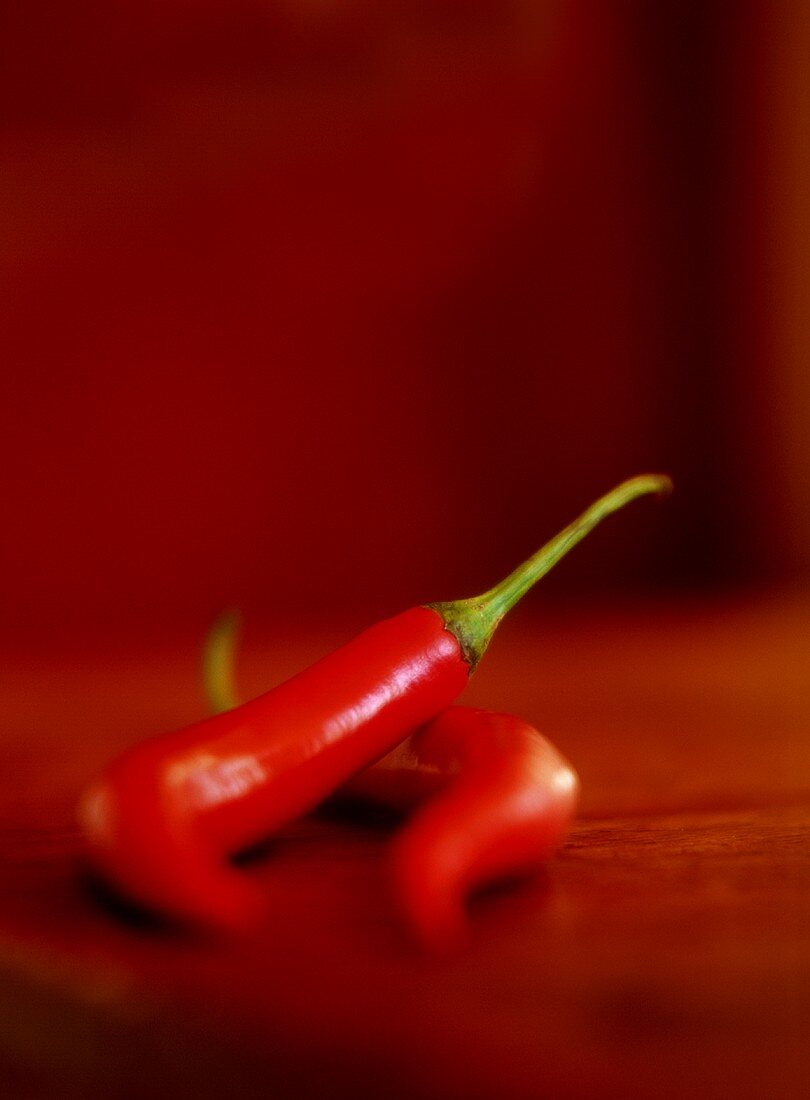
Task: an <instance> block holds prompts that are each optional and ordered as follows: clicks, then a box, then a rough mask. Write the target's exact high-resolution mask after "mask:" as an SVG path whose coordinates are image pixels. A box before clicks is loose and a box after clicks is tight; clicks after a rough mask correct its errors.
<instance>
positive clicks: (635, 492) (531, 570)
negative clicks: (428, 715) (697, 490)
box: [427, 474, 672, 671]
mask: <svg viewBox="0 0 810 1100" xmlns="http://www.w3.org/2000/svg"><path fill="white" fill-rule="evenodd" d="M670 492H672V481H671V480H670V478H668V477H667V476H666V474H639V475H638V477H631V478H630V479H629V481H623V482H622V483H621V485H617V486H616V488H615V489H611V490H610V492H609V493H606V494H605V495H604V496H603V497H600V498H599V500H597V501H594V503H593V504H592V505H591V506H590V508H587V509H586V510H585V511H584V512H583V513H582V515H581V516H579V517H578V518H577V519H575V520H574V522H573V523H569V525H568V526H567V527H566V528H565V529H564V530H562V531H560V533H559V534H558V535H555V536H554V538H553V539H551V540H550V541H549V542H547V543H546V544H545V546H541V547H540V549H539V550H538V551H537V553H536V554H533V555H532V556H531V557H530V558H528V559H527V560H526V561H524V562H523V564H522V565H519V566H518V567H517V569H515V570H514V572H512V573H510V574H509V576H508V577H505V578H504V579H503V580H502V581H501V582H500V583H499V584H496V585H495V587H494V588H490V589H488V590H487V591H486V592H484V593H482V594H481V595H480V596H473V597H471V598H470V599H467V600H454V601H451V602H449V603H431V604H428V605H427V606H428V607H431V608H432V609H433V610H434V611H438V613H439V614H440V615H441V617H442V618H443V619H444V622H445V626H446V627H447V629H448V630H450V631H451V632H452V633H453V634H455V636H456V637H457V638H458V641H459V644H460V646H461V650H462V652H463V654H464V657H465V659H466V660H467V661H468V663H469V665H470V670H471V671H472V670H473V669H474V668H475V666H476V665H477V664H478V662H479V661H480V660H481V657H482V656H483V654H484V651H485V650H486V648H487V646H488V645H489V643H490V640H491V638H492V635H493V634H494V633H495V629H496V627H497V626H498V623H499V622H500V621H501V619H502V618H503V617H504V615H505V614H506V613H507V611H510V610H511V609H512V608H513V607H514V606H515V604H516V603H517V602H518V600H520V599H521V598H522V597H523V596H525V594H526V593H527V592H528V591H529V589H530V588H531V587H532V586H533V585H534V584H536V583H537V581H539V580H540V578H541V577H544V576H545V575H546V573H548V571H549V570H550V569H552V568H553V567H554V566H555V565H556V564H557V562H558V561H559V560H560V558H563V557H565V555H566V554H567V553H568V551H569V550H571V549H572V548H573V547H574V546H576V544H577V543H578V542H579V541H580V540H581V539H584V538H585V536H586V535H587V534H588V533H589V532H590V531H592V530H593V529H594V527H596V525H597V524H598V523H601V522H602V520H603V519H604V518H605V517H606V516H609V515H611V513H612V512H617V511H618V510H619V509H620V508H623V507H624V506H625V504H629V503H630V501H631V500H635V499H636V498H637V497H642V496H647V495H648V494H649V493H656V494H658V495H662V494H664V493H670Z"/></svg>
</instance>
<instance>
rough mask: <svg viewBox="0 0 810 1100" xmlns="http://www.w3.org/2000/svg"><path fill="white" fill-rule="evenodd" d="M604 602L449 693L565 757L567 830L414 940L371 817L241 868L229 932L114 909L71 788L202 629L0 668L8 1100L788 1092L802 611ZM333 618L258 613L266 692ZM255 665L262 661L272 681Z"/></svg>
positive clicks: (809, 947)
mask: <svg viewBox="0 0 810 1100" xmlns="http://www.w3.org/2000/svg"><path fill="white" fill-rule="evenodd" d="M809 610H810V609H808V607H807V605H806V604H804V605H802V604H797V603H795V602H790V601H771V602H769V603H764V602H761V601H760V602H757V603H744V602H738V603H734V604H731V603H726V604H714V605H697V604H696V605H692V606H689V607H683V606H682V607H679V608H674V607H667V606H660V607H656V608H655V609H654V611H646V612H644V613H641V612H638V613H631V612H627V611H623V612H617V611H616V610H615V609H614V610H611V609H608V608H605V609H603V610H602V612H600V613H599V614H598V615H597V614H593V613H591V614H589V615H588V616H587V617H584V616H583V615H581V614H574V613H570V612H569V614H567V615H565V616H563V615H560V614H554V615H551V614H549V615H547V616H546V617H545V618H543V619H540V618H538V619H536V620H532V619H530V618H529V619H527V618H526V617H525V616H524V617H523V620H522V625H515V626H510V627H509V628H508V629H505V630H504V632H503V636H502V637H501V638H500V639H498V641H496V643H495V644H494V645H493V647H492V650H491V652H490V653H489V654H488V655H487V659H486V662H485V663H484V664H482V667H481V670H480V672H479V673H478V674H477V677H476V680H475V681H474V683H473V684H472V685H471V688H470V691H469V696H470V700H471V701H474V702H477V703H479V704H482V705H490V706H493V707H497V708H499V709H510V710H514V711H516V712H518V713H521V714H524V715H525V716H526V717H527V718H529V719H531V720H532V721H533V722H535V723H536V724H537V725H538V726H539V727H540V728H541V729H543V730H544V732H546V733H547V734H548V735H549V736H550V737H552V739H553V740H555V741H556V742H557V743H558V744H559V745H560V747H561V748H562V749H563V751H564V752H565V753H566V754H567V755H568V756H569V757H570V758H571V759H572V761H574V763H575V764H576V766H577V768H578V770H579V771H580V774H581V776H582V780H583V792H584V793H583V806H582V814H581V817H580V819H579V822H578V824H577V825H576V827H575V828H574V830H573V832H572V834H571V837H570V839H569V842H568V844H567V845H566V847H565V849H564V850H563V851H562V852H561V853H560V855H559V856H558V857H557V858H556V859H555V860H553V861H551V862H550V863H549V865H548V867H547V870H546V872H545V873H544V874H543V875H542V876H539V877H538V878H536V879H534V880H532V881H530V882H524V883H520V884H505V885H504V886H503V887H499V888H497V889H493V890H490V891H488V892H487V893H486V894H485V895H483V896H481V897H478V898H476V899H475V900H474V902H473V904H472V906H471V917H472V921H473V928H474V936H473V943H472V945H471V947H470V949H469V950H468V951H467V952H466V953H465V954H464V955H463V956H460V957H457V958H453V959H449V960H442V961H436V960H431V959H427V958H424V957H422V956H421V955H420V954H419V952H418V951H417V950H416V949H415V948H414V947H413V946H412V945H411V944H410V943H409V941H408V939H407V936H406V935H405V933H404V931H403V929H402V928H400V926H399V924H398V922H397V918H396V913H395V911H394V907H393V905H392V902H391V899H390V897H389V894H388V890H387V879H386V853H387V848H388V842H389V839H390V835H391V831H392V828H394V827H395V826H394V825H393V824H392V823H391V822H390V821H387V820H383V819H381V818H376V817H374V816H372V815H368V816H363V817H357V816H355V817H347V816H345V815H344V816H338V815H336V814H321V815H317V816H314V817H312V818H308V819H306V820H304V821H301V822H297V823H295V824H294V825H291V826H290V827H289V828H288V829H286V830H285V831H284V833H283V835H281V836H279V837H277V838H276V839H275V840H274V841H273V842H272V843H271V844H270V845H269V846H268V848H267V851H266V852H264V853H262V855H261V856H260V857H259V858H256V859H254V860H252V861H250V862H249V863H247V864H246V865H245V868H244V871H245V874H250V875H253V876H255V877H256V878H258V879H260V880H261V881H262V883H263V886H264V888H265V889H266V890H267V892H268V893H269V894H270V895H271V897H272V898H273V902H274V904H273V911H272V916H271V918H270V919H269V921H268V925H267V927H266V928H264V929H263V930H262V932H261V933H260V934H257V935H255V936H253V937H251V938H250V939H246V940H242V941H239V942H232V943H220V942H207V941H204V940H202V939H199V938H195V937H192V936H189V935H181V934H180V933H178V932H176V931H171V930H168V929H165V928H162V927H160V926H159V925H158V924H156V923H149V922H146V921H143V920H136V919H134V918H133V917H132V916H131V915H127V914H123V913H121V912H116V911H113V910H111V909H110V908H109V907H108V906H106V905H105V904H103V903H102V901H101V900H99V898H98V897H96V896H95V895H94V894H93V893H92V892H91V891H90V890H89V889H88V888H87V886H86V884H85V883H84V882H83V880H82V877H81V874H80V871H79V851H80V849H79V843H78V837H77V834H76V831H75V828H74V826H73V824H72V805H73V802H74V800H75V796H76V793H77V791H78V790H79V789H80V787H81V785H82V783H83V782H84V781H85V780H86V778H87V777H88V776H90V775H91V774H92V773H93V772H94V771H95V769H96V768H97V767H98V766H99V765H100V764H101V763H102V762H103V761H104V760H105V759H106V758H107V757H109V756H110V755H111V754H112V753H114V752H116V751H118V749H119V748H121V747H123V745H125V744H127V743H130V742H132V741H134V740H137V739H138V738H140V737H142V736H144V735H146V734H147V733H151V732H154V731H156V730H160V729H164V728H171V727H173V726H176V725H179V724H181V723H183V722H186V721H190V720H193V719H194V718H196V717H198V716H199V715H200V714H201V713H202V710H203V707H202V701H201V699H200V696H199V691H198V687H197V684H196V662H195V656H196V655H195V645H196V641H195V639H194V638H192V637H189V636H180V635H178V636H177V637H176V638H172V639H161V640H159V641H156V640H154V639H153V640H151V641H149V643H148V644H146V643H145V642H143V641H142V642H139V643H135V642H132V643H131V644H130V645H127V644H125V643H122V642H121V641H120V640H119V642H118V643H117V644H116V645H110V644H107V643H105V644H102V643H101V641H100V640H98V639H97V640H95V641H94V640H92V639H91V640H89V641H87V642H85V643H84V646H83V648H82V647H79V646H78V645H77V647H76V650H74V652H73V653H72V655H71V656H70V657H69V658H67V657H65V656H64V655H57V654H53V653H48V652H47V651H45V650H43V651H41V652H39V653H29V654H28V655H27V656H26V657H21V656H19V655H18V656H17V657H16V659H15V658H13V657H12V655H11V652H10V650H9V651H8V652H7V655H6V658H5V660H4V674H3V678H2V714H3V716H4V726H3V735H2V741H0V750H1V751H2V761H1V763H2V771H1V772H0V789H1V790H2V821H1V822H0V826H1V828H0V850H2V855H3V861H2V868H0V1067H2V1070H1V1072H2V1076H3V1082H4V1084H5V1089H4V1093H3V1094H4V1095H7V1096H12V1097H15V1096H20V1097H37V1098H38V1097H44V1096H51V1095H56V1094H58V1095H77V1096H83V1095H91V1094H93V1093H95V1094H101V1095H104V1096H133V1097H134V1096H151V1095H155V1096H158V1095H166V1094H167V1092H170V1091H173V1092H175V1093H178V1094H179V1095H192V1094H195V1095H204V1096H219V1095H224V1094H226V1093H233V1094H235V1095H240V1096H274V1097H290V1098H298V1097H309V1096H313V1097H319V1096H326V1095H328V1096H335V1097H344V1096H345V1097H349V1096H370V1097H375V1096H383V1095H384V1096H387V1097H388V1096H390V1097H394V1098H397V1097H403V1098H404V1097H414V1096H417V1097H440V1096H441V1097H458V1098H460V1100H461V1098H465V1100H466V1098H471V1100H476V1098H481V1100H486V1098H490V1097H505V1098H506V1100H510V1098H512V1100H522V1098H529V1097H539V1096H548V1097H563V1098H568V1097H571V1098H578V1097H583V1098H584V1097H593V1096H595V1095H596V1096H602V1097H605V1096H608V1097H611V1096H616V1097H628V1098H635V1097H638V1098H639V1100H640V1098H646V1097H651V1096H656V1097H664V1098H666V1097H673V1098H674V1097H682V1096H686V1095H688V1096H693V1097H700V1098H704V1097H706V1098H708V1097H718V1098H720V1097H728V1096H736V1097H742V1098H746V1097H750V1098H752V1100H753V1098H759V1097H768V1098H782V1100H787V1098H792V1097H799V1096H803V1095H805V1094H806V1091H807V1085H808V1082H810V1076H809V1075H810V1059H808V1053H807V1045H808V1044H807V1038H806V1037H807V1034H808V1033H809V1032H810V1027H809V1025H810V937H809V936H808V929H810V845H809V844H808V839H809V838H810V738H808V730H809V729H810V629H808V627H810V613H808V611H809ZM353 626H354V624H335V623H331V624H315V625H312V626H311V627H304V626H301V625H300V624H299V625H298V626H295V627H293V626H289V627H287V628H285V629H281V628H279V627H278V626H276V628H275V629H274V631H273V632H272V633H271V632H270V630H269V629H268V630H267V631H266V632H264V633H263V632H262V630H261V629H258V628H254V629H253V630H252V632H249V635H248V638H247V639H246V643H245V644H246V650H245V657H244V661H243V668H242V679H243V681H244V686H245V690H246V691H248V692H249V691H254V690H260V689H261V687H263V686H267V685H268V684H269V683H270V682H272V681H274V680H275V679H278V678H282V677H283V676H285V675H287V674H289V673H290V672H292V671H294V670H295V669H296V667H300V666H301V665H302V664H303V663H305V662H306V661H309V660H312V659H313V658H315V657H316V656H318V655H319V654H320V653H321V652H323V651H324V650H326V649H328V648H329V646H330V645H333V644H335V643H337V642H339V641H340V640H341V639H342V638H343V637H346V636H347V635H348V634H350V633H351V632H352V629H353ZM267 670H272V674H268V671H267Z"/></svg>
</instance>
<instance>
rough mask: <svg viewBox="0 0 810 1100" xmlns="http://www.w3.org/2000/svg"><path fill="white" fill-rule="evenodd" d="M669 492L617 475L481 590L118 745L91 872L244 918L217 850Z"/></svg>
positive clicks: (96, 796)
mask: <svg viewBox="0 0 810 1100" xmlns="http://www.w3.org/2000/svg"><path fill="white" fill-rule="evenodd" d="M670 488H671V483H670V482H669V479H668V478H666V477H662V476H658V475H643V476H640V477H637V478H633V479H631V480H630V481H627V482H624V483H623V484H622V485H619V486H618V487H617V488H616V489H614V490H613V491H612V492H610V493H608V494H607V495H606V496H604V497H602V498H601V499H600V500H598V501H597V502H596V503H595V504H593V505H592V506H591V507H590V508H589V509H588V510H587V511H586V512H584V513H583V515H582V516H580V517H579V519H577V520H575V521H574V523H572V524H571V525H570V526H569V527H567V528H565V530H564V531H562V532H561V533H560V534H559V535H557V536H556V537H555V538H554V539H552V540H551V541H550V542H549V543H547V544H546V545H545V546H544V547H542V548H541V549H540V550H539V551H538V552H537V553H536V554H535V555H533V556H532V557H531V558H530V559H529V560H528V561H527V562H525V563H524V564H523V565H521V566H520V567H519V568H518V569H516V570H515V571H514V572H513V573H511V574H510V575H509V576H508V577H507V578H506V579H505V580H504V581H502V582H501V583H500V584H498V585H496V586H495V587H494V588H492V589H489V590H488V591H487V592H485V593H483V594H482V595H481V596H478V597H474V598H472V599H468V600H460V601H455V602H451V603H440V604H431V605H429V606H427V607H419V608H414V609H412V610H410V611H406V612H404V613H403V614H401V615H398V616H396V617H395V618H393V619H388V620H386V621H384V622H381V623H379V624H377V625H376V626H373V627H371V629H370V630H367V631H365V632H364V633H363V634H361V635H360V636H359V637H357V638H355V639H354V640H353V641H351V642H349V643H348V644H347V645H344V646H343V647H341V648H340V649H338V650H336V651H335V652H334V653H332V654H330V655H329V656H328V657H325V658H324V659H323V660H321V661H319V662H318V663H317V664H315V665H313V666H312V667H311V668H308V669H306V670H305V671H304V672H301V673H299V674H298V675H297V676H295V677H293V678H292V679H291V680H288V681H287V682H286V683H284V684H282V685H281V686H280V687H277V688H275V689H274V690H273V691H270V692H267V693H266V694H265V695H262V696H260V697H259V698H258V699H255V700H253V701H252V702H249V703H246V704H244V705H243V706H240V707H237V708H236V709H235V710H232V711H229V712H228V713H225V714H220V715H217V716H215V717H213V718H209V719H206V720H205V721H203V722H200V723H197V724H196V725H193V726H190V727H188V728H187V729H184V730H181V731H179V732H176V733H173V734H168V735H164V736H161V737H157V738H154V739H152V740H150V741H147V742H144V743H143V744H141V745H138V746H136V747H135V748H133V749H130V750H129V751H128V752H126V753H124V754H123V755H122V756H121V757H120V758H119V759H117V760H116V761H114V762H113V763H112V764H111V765H110V766H109V768H108V769H107V771H106V772H105V773H104V775H103V776H102V777H101V778H100V780H99V781H98V782H96V783H95V784H94V785H93V786H91V787H90V788H89V790H88V791H87V792H86V793H85V795H84V796H83V798H82V800H81V802H80V806H79V820H80V824H81V826H82V829H83V831H84V834H85V837H86V839H87V843H88V852H89V855H90V858H91V860H92V862H93V863H94V865H95V867H96V868H97V869H98V870H99V871H100V872H101V873H102V875H103V876H104V877H105V878H106V879H107V880H108V881H109V882H111V883H112V884H113V885H114V886H115V887H117V888H118V889H119V890H120V891H121V892H122V893H124V894H125V895H126V896H128V897H130V898H131V899H132V900H134V901H136V902H139V903H141V904H142V905H145V906H146V907H148V908H152V909H156V910H158V911H159V912H163V913H166V914H167V915H169V916H173V917H178V918H180V919H183V920H188V921H192V922H195V923H200V924H204V925H209V926H213V927H236V928H241V927H245V926H248V925H250V924H252V923H254V922H255V921H256V920H257V919H259V917H260V915H261V912H262V911H263V909H264V901H263V897H262V895H261V893H260V892H259V891H258V890H257V889H256V888H255V887H254V886H253V885H252V884H251V883H250V882H249V881H248V880H247V879H246V878H245V877H244V876H243V875H241V874H240V873H239V872H238V871H237V870H236V869H235V868H233V867H231V866H230V865H229V863H228V856H230V855H231V854H233V853H236V852H238V851H240V850H242V849H244V848H247V847H249V846H250V845H252V844H255V843H256V842H258V841H259V840H261V839H263V838H265V837H267V836H268V835H270V834H271V833H272V832H273V830H275V829H276V828H278V827H279V826H280V825H282V824H283V823H285V822H286V821H289V820H291V819H293V818H295V817H298V816H300V815H301V814H303V813H305V812H307V811H308V810H310V809H312V808H314V807H315V806H316V805H318V804H319V803H320V802H321V801H322V800H323V799H324V798H326V797H327V796H328V795H329V794H330V793H332V792H333V791H334V790H335V789H336V788H338V787H339V786H340V785H341V784H343V783H344V782H346V780H348V779H349V777H351V776H352V775H353V774H355V773H356V772H358V771H359V770H361V769H362V768H363V767H364V766H365V765H367V764H369V763H371V762H372V761H373V760H375V759H378V758H379V757H381V756H383V755H384V754H385V753H386V752H387V751H388V750H389V749H391V748H392V747H393V746H394V745H396V744H397V743H398V742H400V741H401V740H402V739H403V738H404V737H405V736H406V735H407V734H408V733H410V732H411V731H412V730H414V729H416V728H417V727H419V726H421V725H422V724H424V723H425V722H427V721H428V720H429V719H430V718H432V717H434V716H435V715H437V714H439V713H440V712H441V711H443V710H445V709H446V708H447V707H448V706H449V705H450V704H451V703H452V702H453V701H454V699H455V698H456V697H457V696H458V695H459V694H460V692H461V691H462V690H463V688H464V686H465V684H466V682H467V678H468V676H469V674H470V672H471V671H472V670H473V669H474V668H475V666H476V664H477V663H478V661H479V659H480V657H481V655H482V654H483V652H484V650H485V649H486V647H487V645H488V643H489V641H490V639H491V637H492V634H493V633H494V631H495V629H496V627H497V625H498V623H499V622H500V620H501V619H502V617H503V616H504V614H506V612H507V611H508V610H509V609H510V608H511V607H513V606H514V604H515V603H517V601H518V600H519V599H520V598H521V596H523V595H524V593H525V592H526V591H528V589H529V588H530V587H531V586H532V585H533V584H534V583H535V582H536V581H537V580H538V579H539V578H540V577H542V576H543V575H544V574H545V573H547V572H548V570H549V569H550V568H551V567H552V566H553V565H554V564H556V562H557V561H558V560H559V559H560V558H561V557H562V556H563V555H564V554H565V553H567V551H568V550H569V549H571V547H573V546H574V545H575V544H576V543H577V542H579V540H580V539H582V538H583V537H584V536H585V535H586V534H587V533H588V532H589V531H590V530H592V528H593V527H594V526H595V525H596V524H597V523H599V522H600V520H602V519H603V518H604V517H605V516H607V515H609V514H610V513H611V512H614V511H616V510H617V509H618V508H620V507H622V506H623V505H624V504H626V503H627V502H629V501H630V500H633V499H635V498H636V497H639V496H642V495H644V494H646V493H652V492H664V491H667V490H669V489H670Z"/></svg>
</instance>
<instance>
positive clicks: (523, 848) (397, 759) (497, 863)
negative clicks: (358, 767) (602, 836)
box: [346, 707, 579, 952]
mask: <svg viewBox="0 0 810 1100" xmlns="http://www.w3.org/2000/svg"><path fill="white" fill-rule="evenodd" d="M346 793H348V794H350V795H352V796H355V797H362V798H366V799H371V800H373V801H375V802H378V803H382V804H384V805H388V806H391V807H393V808H396V809H405V808H406V807H407V806H408V805H409V804H417V808H416V810H415V812H414V814H413V816H412V817H411V818H410V820H409V821H407V822H406V824H405V825H404V826H403V828H402V829H401V830H400V832H399V833H398V834H397V836H396V837H395V839H394V843H393V851H392V865H391V866H392V877H393V885H394V892H395V895H396V898H397V901H398V908H399V910H400V911H401V913H402V914H403V915H404V917H405V920H406V922H407V924H408V925H409V927H410V930H411V932H412V934H414V935H415V936H416V938H417V939H418V940H419V941H420V942H421V943H422V944H423V946H425V947H427V948H429V949H431V950H434V951H436V952H442V951H445V950H452V949H455V948H457V947H459V946H460V945H461V944H462V943H463V941H464V939H465V938H466V933H467V922H466V917H465V903H466V900H467V897H468V896H469V894H470V893H471V892H472V891H473V890H475V889H476V888H477V887H480V886H483V885H485V884H486V883H489V882H492V881H494V880H497V879H499V878H502V877H504V876H506V875H511V874H520V873H526V872H531V871H532V870H534V869H536V868H537V867H538V866H539V865H540V864H542V863H543V862H544V861H545V860H546V858H547V857H548V856H549V855H550V854H551V852H552V851H553V850H554V849H555V848H556V847H557V846H558V845H559V843H560V842H561V840H562V838H563V836H564V835H565V831H566V829H567V827H568V824H569V822H570V820H571V818H572V816H573V814H574V811H575V809H576V803H577V798H578V793H579V781H578V779H577V776H576V773H575V772H574V770H573V768H572V767H571V765H570V764H569V763H568V762H567V761H566V760H565V759H564V758H563V757H562V756H561V754H560V753H559V752H558V751H557V750H556V749H555V747H554V746H553V745H552V744H551V743H550V742H549V741H547V740H546V738H544V737H543V736H542V735H541V734H540V733H538V731H537V730H536V729H534V728H533V727H532V726H530V725H529V723H528V722H525V721H523V720H522V719H521V718H517V717H515V716H514V715H511V714H493V713H491V712H490V711H484V710H475V709H472V708H470V707H452V708H451V709H449V710H446V711H445V712H444V713H442V714H440V715H439V716H438V717H437V718H435V719H433V721H431V722H429V723H428V724H427V725H426V726H424V727H423V728H422V729H420V730H417V732H416V733H415V734H414V735H413V736H412V737H410V738H409V739H408V741H407V742H405V743H404V744H403V745H401V746H399V747H398V748H397V749H395V750H394V751H393V752H392V753H391V754H390V755H389V756H388V757H385V758H384V759H383V760H381V761H380V762H379V763H377V764H375V765H374V766H373V767H371V768H369V769H368V770H367V771H365V772H363V773H361V774H360V775H358V776H357V777H356V778H355V779H353V780H352V781H351V782H350V783H349V784H348V785H347V788H346ZM420 803H424V804H423V805H419V804H420Z"/></svg>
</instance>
